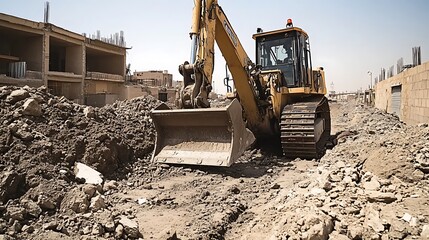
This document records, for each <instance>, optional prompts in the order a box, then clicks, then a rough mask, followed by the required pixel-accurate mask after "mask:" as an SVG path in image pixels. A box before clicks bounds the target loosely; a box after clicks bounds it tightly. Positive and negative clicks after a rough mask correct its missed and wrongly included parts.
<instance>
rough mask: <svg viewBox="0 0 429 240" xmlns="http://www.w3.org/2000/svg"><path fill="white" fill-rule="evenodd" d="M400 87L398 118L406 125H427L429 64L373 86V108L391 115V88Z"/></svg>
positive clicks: (428, 116)
mask: <svg viewBox="0 0 429 240" xmlns="http://www.w3.org/2000/svg"><path fill="white" fill-rule="evenodd" d="M395 86H401V104H400V113H399V114H398V116H399V118H400V119H401V120H402V121H403V122H405V123H407V124H419V123H429V62H426V63H423V64H422V65H420V66H417V67H414V68H410V69H406V70H404V71H403V72H402V73H400V74H398V75H396V76H393V77H391V78H388V79H386V80H384V81H381V82H379V83H377V84H376V86H375V107H376V108H378V109H382V110H385V111H387V112H388V113H392V112H393V109H392V87H395Z"/></svg>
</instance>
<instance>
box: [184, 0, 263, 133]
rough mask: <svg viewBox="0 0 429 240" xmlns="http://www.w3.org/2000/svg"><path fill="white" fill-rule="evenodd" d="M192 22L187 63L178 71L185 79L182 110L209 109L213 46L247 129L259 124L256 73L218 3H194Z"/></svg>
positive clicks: (261, 113)
mask: <svg viewBox="0 0 429 240" xmlns="http://www.w3.org/2000/svg"><path fill="white" fill-rule="evenodd" d="M192 19H193V20H192V31H191V33H190V35H191V39H192V46H191V58H190V62H185V63H184V64H183V65H181V66H180V67H179V69H180V72H181V73H182V75H183V77H184V86H183V88H182V90H181V92H182V94H181V102H182V106H183V107H184V108H204V107H209V106H210V105H209V103H208V99H207V98H208V93H209V92H210V91H211V84H212V74H213V66H214V50H215V49H214V44H215V42H216V43H217V45H218V47H219V49H220V50H221V52H222V55H223V57H224V58H225V61H226V63H227V65H228V68H229V69H230V71H231V74H232V77H233V79H234V85H235V88H236V90H237V93H238V95H239V96H240V103H241V105H242V107H243V108H244V113H245V119H246V121H247V123H248V125H249V126H255V125H258V124H260V122H261V121H262V116H263V110H262V108H260V107H259V106H258V104H259V96H258V94H257V92H256V91H255V85H256V84H257V83H255V81H259V79H258V78H257V77H254V76H255V75H256V74H255V73H256V72H257V71H256V68H255V64H253V62H252V61H251V60H250V58H249V57H248V55H247V53H246V51H245V50H244V48H243V46H242V45H241V43H240V40H239V39H238V37H237V35H236V33H235V31H234V29H233V28H232V25H231V23H230V22H229V21H228V18H227V17H226V15H225V13H224V11H223V10H222V8H221V7H220V6H219V5H218V2H217V0H207V1H204V0H195V6H194V9H193V18H192Z"/></svg>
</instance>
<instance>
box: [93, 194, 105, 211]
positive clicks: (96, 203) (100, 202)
mask: <svg viewBox="0 0 429 240" xmlns="http://www.w3.org/2000/svg"><path fill="white" fill-rule="evenodd" d="M89 207H90V208H91V209H92V210H99V209H103V208H106V203H105V202H104V198H103V196H101V195H98V196H95V197H93V198H92V199H91V205H90V206H89Z"/></svg>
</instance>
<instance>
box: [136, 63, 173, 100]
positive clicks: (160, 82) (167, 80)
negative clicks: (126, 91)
mask: <svg viewBox="0 0 429 240" xmlns="http://www.w3.org/2000/svg"><path fill="white" fill-rule="evenodd" d="M132 82H133V83H135V84H139V85H141V86H142V89H144V91H145V92H147V93H148V94H150V95H152V96H154V97H156V98H158V99H159V100H161V101H164V102H166V101H174V99H175V98H176V89H175V88H174V86H173V75H172V74H170V73H168V71H167V70H164V71H159V70H155V71H154V70H152V71H135V72H134V73H133V76H132Z"/></svg>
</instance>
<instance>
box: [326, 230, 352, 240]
mask: <svg viewBox="0 0 429 240" xmlns="http://www.w3.org/2000/svg"><path fill="white" fill-rule="evenodd" d="M329 239H335V240H349V238H348V237H347V236H346V235H343V234H340V233H339V232H337V231H334V232H332V233H331V234H329Z"/></svg>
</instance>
